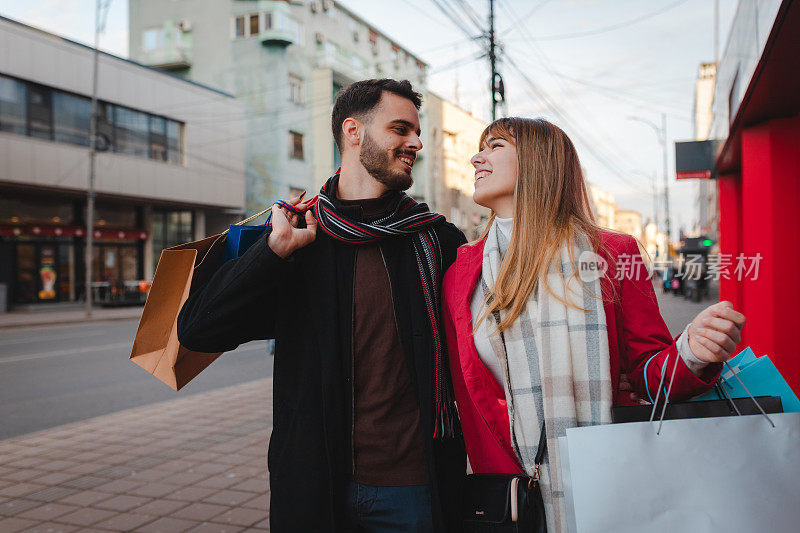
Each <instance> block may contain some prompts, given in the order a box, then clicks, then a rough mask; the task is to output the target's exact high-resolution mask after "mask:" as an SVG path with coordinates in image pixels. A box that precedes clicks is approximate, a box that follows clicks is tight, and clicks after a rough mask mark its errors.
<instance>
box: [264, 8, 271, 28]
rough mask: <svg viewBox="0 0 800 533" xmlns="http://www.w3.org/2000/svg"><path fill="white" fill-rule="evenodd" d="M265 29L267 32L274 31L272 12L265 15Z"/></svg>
mask: <svg viewBox="0 0 800 533" xmlns="http://www.w3.org/2000/svg"><path fill="white" fill-rule="evenodd" d="M264 29H265V30H271V29H272V13H270V12H267V13H264Z"/></svg>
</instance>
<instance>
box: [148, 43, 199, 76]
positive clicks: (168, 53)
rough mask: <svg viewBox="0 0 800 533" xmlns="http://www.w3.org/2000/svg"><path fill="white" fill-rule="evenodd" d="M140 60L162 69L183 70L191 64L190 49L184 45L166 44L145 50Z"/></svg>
mask: <svg viewBox="0 0 800 533" xmlns="http://www.w3.org/2000/svg"><path fill="white" fill-rule="evenodd" d="M142 62H143V63H144V64H145V65H148V66H151V67H155V68H159V69H162V70H168V71H175V70H183V69H187V68H189V67H191V66H192V50H191V48H188V47H186V46H178V45H171V46H170V45H167V46H163V47H160V48H156V49H154V50H149V51H147V52H145V53H144V56H143V58H142Z"/></svg>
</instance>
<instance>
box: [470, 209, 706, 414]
mask: <svg viewBox="0 0 800 533" xmlns="http://www.w3.org/2000/svg"><path fill="white" fill-rule="evenodd" d="M494 220H495V223H496V224H497V227H498V228H499V229H500V232H501V233H502V234H503V236H504V237H505V240H506V242H508V241H510V240H511V230H512V229H513V227H514V219H513V218H498V217H495V219H494ZM469 309H470V314H471V315H472V324H473V325H474V324H476V323H477V321H478V318H479V317H480V316H481V313H482V312H483V309H484V305H483V290H482V289H481V284H480V282H478V283H477V284H476V285H475V290H474V291H473V293H472V296H471V297H470V303H469ZM493 324H494V320H493V319H492V318H491V317H489V318H487V319H486V320H484V321H483V323H481V325H480V326H479V327H478V329H477V330H476V331H475V334H474V335H473V340H474V342H475V348H476V349H477V351H478V355H479V356H480V358H481V361H483V364H485V365H486V368H488V369H489V371H490V372H491V373H492V375H493V376H494V377H495V379H497V381H498V382H499V383H502V384H503V389H504V390H505V391H506V398H508V386H507V385H506V380H505V378H504V377H503V367H502V366H501V365H502V364H503V363H502V361H501V360H500V358H499V357H498V356H497V354H495V351H494V349H493V348H492V344H491V342H489V327H493ZM688 329H689V326H688V325H687V326H686V328H685V329H684V330H683V333H682V334H681V336H680V338H679V339H678V353H679V354H680V356H681V359H683V361H684V362H685V363H686V366H688V367H689V370H691V371H692V373H694V374H695V375H700V373H701V372H702V370H703V368H705V366H706V365H707V363H705V362H704V361H701V360H700V359H698V358H697V357H695V355H694V354H693V353H692V350H691V349H690V348H689V340H688V339H689V335H688Z"/></svg>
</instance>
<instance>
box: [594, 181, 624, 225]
mask: <svg viewBox="0 0 800 533" xmlns="http://www.w3.org/2000/svg"><path fill="white" fill-rule="evenodd" d="M588 185H589V188H588V189H589V190H588V191H587V192H588V193H589V203H590V204H591V206H592V214H594V220H595V222H596V223H597V225H598V226H600V227H601V228H609V229H614V214H615V213H616V211H617V204H615V203H614V195H613V194H611V193H610V192H608V191H604V190H603V189H601V188H600V187H598V186H597V185H595V184H593V183H589V184H588Z"/></svg>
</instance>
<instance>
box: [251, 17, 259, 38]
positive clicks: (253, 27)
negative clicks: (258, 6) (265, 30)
mask: <svg viewBox="0 0 800 533" xmlns="http://www.w3.org/2000/svg"><path fill="white" fill-rule="evenodd" d="M258 34H259V30H258V13H256V14H255V15H250V35H258Z"/></svg>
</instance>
